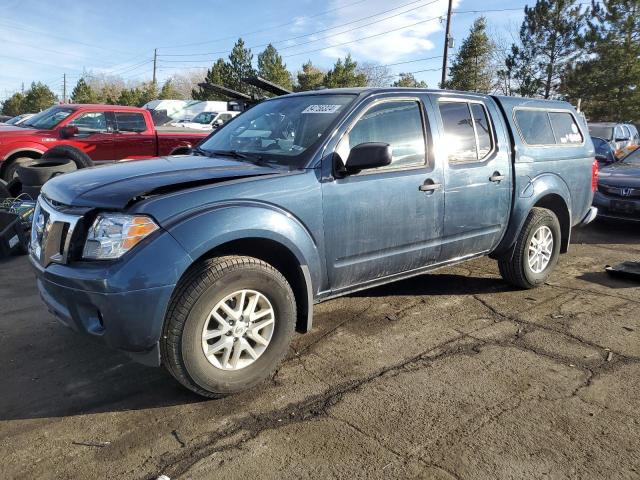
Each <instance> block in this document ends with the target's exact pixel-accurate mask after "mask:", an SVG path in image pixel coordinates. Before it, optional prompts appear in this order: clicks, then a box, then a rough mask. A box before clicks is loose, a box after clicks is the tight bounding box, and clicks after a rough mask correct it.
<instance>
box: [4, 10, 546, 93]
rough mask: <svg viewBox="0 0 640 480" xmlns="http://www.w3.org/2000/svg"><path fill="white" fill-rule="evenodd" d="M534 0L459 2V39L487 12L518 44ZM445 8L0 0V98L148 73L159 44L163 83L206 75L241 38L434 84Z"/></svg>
mask: <svg viewBox="0 0 640 480" xmlns="http://www.w3.org/2000/svg"><path fill="white" fill-rule="evenodd" d="M527 3H530V4H532V3H533V1H532V0H482V1H479V0H453V8H454V12H455V13H454V15H453V17H452V26H451V31H452V35H453V37H454V38H455V42H456V45H455V46H456V47H458V46H459V45H460V43H461V41H462V39H463V38H464V37H465V36H466V34H467V33H468V31H469V28H470V26H471V24H472V23H473V21H474V20H475V19H476V18H477V17H478V16H480V15H485V17H486V18H487V20H488V24H489V32H490V34H491V35H492V36H494V37H496V38H501V39H503V40H504V39H507V40H508V41H510V39H511V38H512V36H513V35H514V34H516V33H517V30H518V28H519V25H520V23H521V21H522V16H523V8H524V5H525V4H527ZM446 11H447V0H329V1H325V2H318V1H314V0H283V1H277V2H276V1H271V2H265V1H253V0H251V1H243V0H236V1H222V0H209V1H206V0H200V1H192V0H180V1H171V2H168V1H163V0H128V1H122V0H110V1H108V2H78V1H77V0H73V1H70V0H56V1H55V2H44V1H42V0H40V1H38V0H0V101H2V100H4V99H5V98H7V97H8V96H10V95H11V94H13V93H14V92H16V91H19V90H20V89H21V87H22V83H23V82H24V85H25V88H28V86H29V85H30V83H31V82H32V81H42V82H44V83H46V84H48V85H49V86H50V87H51V88H52V90H53V91H54V92H55V93H56V94H58V95H59V96H62V84H63V74H66V75H67V81H68V92H70V91H71V89H72V88H73V86H74V85H75V83H76V82H77V80H78V79H79V78H80V77H81V75H82V73H83V72H84V71H90V72H94V73H100V72H103V73H106V74H110V75H120V76H122V77H123V78H124V79H125V80H127V81H145V80H150V79H151V77H152V72H153V55H154V49H157V52H158V57H157V58H158V62H157V68H158V70H157V75H158V80H159V81H163V80H164V79H166V78H168V77H170V76H171V75H173V74H175V73H180V72H181V71H184V70H200V71H202V72H205V69H206V67H208V66H210V65H211V63H213V61H215V60H216V59H217V58H218V57H225V58H226V56H227V55H228V53H229V51H230V50H231V48H232V47H233V44H234V43H235V41H236V40H237V38H238V37H242V38H243V39H244V40H245V43H246V44H247V46H249V47H253V48H252V51H253V53H254V62H255V61H256V60H257V59H256V57H257V54H258V53H259V52H260V51H262V50H263V49H264V47H265V46H266V45H267V44H268V43H272V44H273V45H274V46H275V47H276V48H277V49H278V51H279V52H280V54H281V55H282V56H283V57H284V61H285V62H286V64H287V67H288V68H289V70H290V71H292V72H296V71H297V70H299V69H300V68H301V66H302V64H303V63H304V62H306V61H307V60H311V61H312V62H313V63H314V64H316V65H318V66H320V67H322V68H326V69H328V68H330V67H331V66H332V65H333V63H334V62H335V61H336V59H337V58H339V57H344V56H345V55H346V54H348V53H350V54H351V55H352V57H353V58H354V60H356V61H358V62H368V63H374V64H379V65H389V66H388V68H389V70H390V72H391V73H392V74H393V75H397V74H398V73H400V72H416V73H415V76H416V78H418V79H420V80H425V81H426V82H427V83H428V85H429V86H431V87H436V86H437V84H438V82H439V80H440V75H441V73H440V68H441V66H442V50H443V39H444V27H445V24H444V17H445V16H446ZM452 54H455V48H454V50H453V52H452ZM392 80H393V79H392Z"/></svg>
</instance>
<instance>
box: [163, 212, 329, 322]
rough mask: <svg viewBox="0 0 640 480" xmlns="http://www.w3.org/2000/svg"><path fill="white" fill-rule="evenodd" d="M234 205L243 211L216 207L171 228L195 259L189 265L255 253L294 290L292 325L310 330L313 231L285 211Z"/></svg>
mask: <svg viewBox="0 0 640 480" xmlns="http://www.w3.org/2000/svg"><path fill="white" fill-rule="evenodd" d="M237 207H242V213H243V215H239V213H240V212H239V210H238V208H234V207H226V208H224V207H223V208H216V209H213V210H209V211H206V212H202V213H200V214H198V215H195V216H192V217H189V218H187V219H185V220H182V221H180V222H179V223H178V224H175V225H173V226H171V227H170V228H169V232H170V233H171V235H173V236H174V238H175V239H176V240H177V241H178V242H179V243H180V244H181V245H182V247H183V248H184V249H185V251H186V252H187V253H188V254H189V256H190V257H191V258H192V259H193V263H192V264H196V263H197V262H199V261H201V260H203V259H205V258H211V257H214V256H220V255H229V254H233V255H247V256H251V257H255V258H259V259H260V260H263V261H265V262H267V263H269V264H270V265H272V266H274V267H275V268H276V269H278V270H279V271H280V272H281V273H282V274H283V275H284V276H285V278H286V279H287V281H289V284H290V285H291V288H292V290H293V292H294V295H295V300H296V305H297V310H298V318H297V322H296V329H297V330H298V331H299V332H307V331H309V330H310V329H311V326H312V323H313V302H314V298H315V292H316V291H317V289H318V287H319V285H320V283H321V278H320V276H321V275H320V272H321V269H322V265H323V264H322V262H321V261H320V255H319V253H318V249H317V247H316V244H315V242H314V240H313V237H312V235H311V234H310V232H309V231H308V230H307V229H306V228H305V227H304V226H303V225H302V224H301V223H300V222H299V221H297V220H296V219H295V218H294V217H292V216H291V215H286V212H280V211H278V210H274V209H272V208H264V207H259V206H256V205H253V206H249V205H237ZM243 222H244V224H243ZM211 232H215V233H214V234H213V235H211ZM185 274H186V272H185V273H183V274H182V275H181V277H182V276H184V275H185Z"/></svg>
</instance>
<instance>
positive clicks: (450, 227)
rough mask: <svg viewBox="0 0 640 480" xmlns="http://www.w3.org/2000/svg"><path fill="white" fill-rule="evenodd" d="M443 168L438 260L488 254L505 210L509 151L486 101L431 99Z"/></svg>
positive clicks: (492, 106) (507, 207) (503, 222)
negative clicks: (441, 216)
mask: <svg viewBox="0 0 640 480" xmlns="http://www.w3.org/2000/svg"><path fill="white" fill-rule="evenodd" d="M432 98H433V100H434V105H435V106H436V110H437V111H438V113H439V127H440V129H441V135H440V138H439V140H440V153H441V155H442V156H444V159H443V160H444V161H443V163H444V164H445V174H444V175H445V180H444V184H445V193H444V240H443V242H444V243H443V246H442V260H443V261H447V260H452V259H456V258H460V257H464V256H468V255H473V254H477V253H483V252H487V251H489V250H491V249H492V248H493V247H494V246H495V245H496V244H497V243H498V242H499V240H500V238H501V237H502V234H503V232H504V229H505V228H506V225H507V223H508V221H509V213H510V208H511V195H512V192H511V182H512V179H511V152H510V143H509V138H508V136H507V133H506V127H505V126H504V122H503V121H502V117H501V116H500V115H501V114H500V112H499V111H498V109H497V107H496V105H495V103H494V102H493V101H491V100H488V99H487V98H486V97H468V98H464V97H461V96H456V97H447V95H446V94H445V95H434V96H433V97H432Z"/></svg>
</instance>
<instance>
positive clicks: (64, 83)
mask: <svg viewBox="0 0 640 480" xmlns="http://www.w3.org/2000/svg"><path fill="white" fill-rule="evenodd" d="M62 103H67V74H66V73H63V74H62Z"/></svg>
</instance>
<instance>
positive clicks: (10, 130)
mask: <svg viewBox="0 0 640 480" xmlns="http://www.w3.org/2000/svg"><path fill="white" fill-rule="evenodd" d="M3 135H7V136H9V135H10V136H11V137H15V136H33V135H42V136H45V137H51V136H52V135H53V130H36V129H35V128H27V127H16V126H14V125H0V137H1V136H3Z"/></svg>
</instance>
